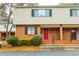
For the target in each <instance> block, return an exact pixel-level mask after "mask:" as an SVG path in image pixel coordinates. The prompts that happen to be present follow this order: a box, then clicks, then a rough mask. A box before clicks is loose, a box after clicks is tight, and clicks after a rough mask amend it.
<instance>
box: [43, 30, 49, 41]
mask: <svg viewBox="0 0 79 59" xmlns="http://www.w3.org/2000/svg"><path fill="white" fill-rule="evenodd" d="M44 40H48V29H44Z"/></svg>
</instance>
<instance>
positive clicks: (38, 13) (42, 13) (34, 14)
mask: <svg viewBox="0 0 79 59" xmlns="http://www.w3.org/2000/svg"><path fill="white" fill-rule="evenodd" d="M40 16H45V17H46V16H47V17H51V16H52V10H51V9H33V10H32V17H40Z"/></svg>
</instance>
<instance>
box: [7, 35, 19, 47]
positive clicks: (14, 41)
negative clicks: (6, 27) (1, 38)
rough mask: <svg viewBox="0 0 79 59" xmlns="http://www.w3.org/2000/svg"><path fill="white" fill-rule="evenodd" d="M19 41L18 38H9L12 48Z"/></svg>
mask: <svg viewBox="0 0 79 59" xmlns="http://www.w3.org/2000/svg"><path fill="white" fill-rule="evenodd" d="M18 41H19V40H18V38H16V37H14V36H11V37H9V39H8V40H7V42H8V44H11V45H12V46H16V45H17V43H18Z"/></svg>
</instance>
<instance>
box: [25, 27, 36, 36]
mask: <svg viewBox="0 0 79 59" xmlns="http://www.w3.org/2000/svg"><path fill="white" fill-rule="evenodd" d="M28 28H31V31H30V33H28V31H29V29H28ZM33 28H34V30H33ZM36 30H37V29H36V27H35V26H25V34H27V35H35V34H37V31H36ZM33 32H34V33H33Z"/></svg>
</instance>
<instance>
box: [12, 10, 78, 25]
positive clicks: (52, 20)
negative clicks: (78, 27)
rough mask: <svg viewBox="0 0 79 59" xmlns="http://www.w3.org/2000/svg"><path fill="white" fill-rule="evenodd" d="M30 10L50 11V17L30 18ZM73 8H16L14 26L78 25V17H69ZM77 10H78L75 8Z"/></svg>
mask: <svg viewBox="0 0 79 59" xmlns="http://www.w3.org/2000/svg"><path fill="white" fill-rule="evenodd" d="M32 9H52V15H53V16H52V17H31V10H32ZM70 9H74V8H16V9H15V10H14V21H13V22H14V24H79V17H70ZM76 9H79V8H76Z"/></svg>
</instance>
